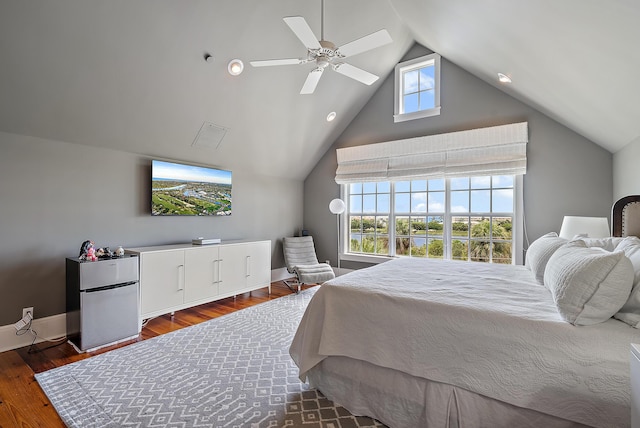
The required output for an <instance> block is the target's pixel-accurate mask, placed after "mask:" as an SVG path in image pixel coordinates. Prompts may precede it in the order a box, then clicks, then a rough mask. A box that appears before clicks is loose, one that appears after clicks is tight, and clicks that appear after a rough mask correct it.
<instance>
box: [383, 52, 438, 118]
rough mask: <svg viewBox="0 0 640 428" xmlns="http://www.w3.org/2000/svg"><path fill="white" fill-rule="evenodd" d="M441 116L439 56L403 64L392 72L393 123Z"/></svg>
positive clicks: (430, 56)
mask: <svg viewBox="0 0 640 428" xmlns="http://www.w3.org/2000/svg"><path fill="white" fill-rule="evenodd" d="M438 114H440V55H438V54H431V55H427V56H424V57H421V58H416V59H413V60H411V61H405V62H402V63H400V64H398V65H397V66H396V69H395V107H394V116H393V117H394V121H395V122H403V121H405V120H411V119H419V118H423V117H428V116H435V115H438Z"/></svg>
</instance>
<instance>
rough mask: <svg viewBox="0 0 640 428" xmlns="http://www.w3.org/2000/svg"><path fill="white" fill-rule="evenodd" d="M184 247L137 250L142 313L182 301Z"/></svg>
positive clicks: (171, 305) (175, 304)
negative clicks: (153, 250)
mask: <svg viewBox="0 0 640 428" xmlns="http://www.w3.org/2000/svg"><path fill="white" fill-rule="evenodd" d="M184 272H185V266H184V250H176V251H162V252H154V253H142V254H140V309H141V310H140V312H141V314H142V317H143V318H144V316H145V314H148V313H151V312H154V311H158V310H162V309H165V308H170V307H173V306H177V305H180V304H182V302H183V301H184V286H185V277H184Z"/></svg>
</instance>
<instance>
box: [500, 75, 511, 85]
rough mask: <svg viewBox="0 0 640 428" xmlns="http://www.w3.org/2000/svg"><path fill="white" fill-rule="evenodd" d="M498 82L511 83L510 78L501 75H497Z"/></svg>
mask: <svg viewBox="0 0 640 428" xmlns="http://www.w3.org/2000/svg"><path fill="white" fill-rule="evenodd" d="M498 80H499V81H500V82H501V83H511V77H509V76H507V75H506V74H502V73H498Z"/></svg>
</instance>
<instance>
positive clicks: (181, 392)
mask: <svg viewBox="0 0 640 428" xmlns="http://www.w3.org/2000/svg"><path fill="white" fill-rule="evenodd" d="M317 288H318V287H313V288H309V289H307V290H304V291H301V292H300V293H299V294H291V295H288V296H284V297H280V298H278V299H274V300H270V301H268V302H265V303H261V304H259V305H255V306H252V307H249V308H246V309H242V310H239V311H236V312H233V313H231V314H227V315H223V316H221V317H218V318H215V319H212V320H209V321H205V322H203V323H200V324H197V325H194V326H191V327H186V328H183V329H181V330H176V331H174V332H171V333H167V334H164V335H161V336H157V337H154V338H151V339H147V340H144V341H142V342H136V343H134V344H131V345H128V346H125V347H122V348H118V349H115V350H112V351H109V352H106V353H104V354H100V355H96V356H94V357H91V358H87V359H84V360H81V361H77V362H75V363H71V364H68V365H65V366H62V367H58V368H55V369H51V370H49V371H46V372H43V373H39V374H37V375H36V379H37V381H38V383H39V384H40V386H41V387H42V389H43V390H44V392H45V394H46V395H47V397H48V398H49V400H50V401H51V402H52V403H53V405H54V407H55V409H56V411H57V412H58V414H59V415H60V417H61V418H62V420H63V421H64V423H65V424H66V425H67V426H68V427H70V428H90V427H95V428H98V427H100V428H103V427H118V428H120V427H139V428H142V427H162V428H164V427H181V428H188V427H251V428H253V427H256V428H257V427H309V428H316V427H317V428H321V427H327V428H347V427H349V428H351V427H363V426H375V427H382V426H384V425H382V424H381V423H380V422H378V421H375V420H373V419H370V418H365V417H357V416H353V415H351V414H350V413H349V412H348V411H347V410H346V409H344V408H342V407H340V406H335V405H334V404H333V403H332V402H331V401H330V400H328V399H327V398H325V397H324V396H323V395H322V394H321V393H320V392H319V391H316V390H312V389H309V387H308V386H307V385H306V384H304V383H302V382H300V379H298V368H297V367H296V365H295V364H294V362H293V360H292V359H291V357H290V356H289V346H290V344H291V340H292V339H293V335H294V334H295V331H296V329H297V327H298V324H299V322H300V319H301V318H302V315H303V314H304V311H305V309H306V307H307V304H308V303H309V300H310V299H311V297H312V296H313V294H315V292H316V290H317Z"/></svg>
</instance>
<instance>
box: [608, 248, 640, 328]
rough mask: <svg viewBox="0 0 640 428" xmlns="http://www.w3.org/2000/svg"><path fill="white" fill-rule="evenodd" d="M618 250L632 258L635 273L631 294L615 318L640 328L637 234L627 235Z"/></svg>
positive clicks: (639, 268) (639, 272)
mask: <svg viewBox="0 0 640 428" xmlns="http://www.w3.org/2000/svg"><path fill="white" fill-rule="evenodd" d="M616 251H623V252H624V255H625V256H627V257H628V258H629V260H631V264H632V265H633V270H634V273H635V274H634V280H633V288H632V289H631V294H630V295H629V298H628V299H627V302H626V303H625V304H624V306H622V308H621V309H620V310H619V311H618V313H616V314H615V315H614V318H617V319H619V320H620V321H624V322H626V323H627V324H629V325H630V326H632V327H635V328H640V239H639V238H638V237H636V236H627V237H626V238H624V239H623V241H622V242H620V243H619V244H618V246H617V247H616Z"/></svg>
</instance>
